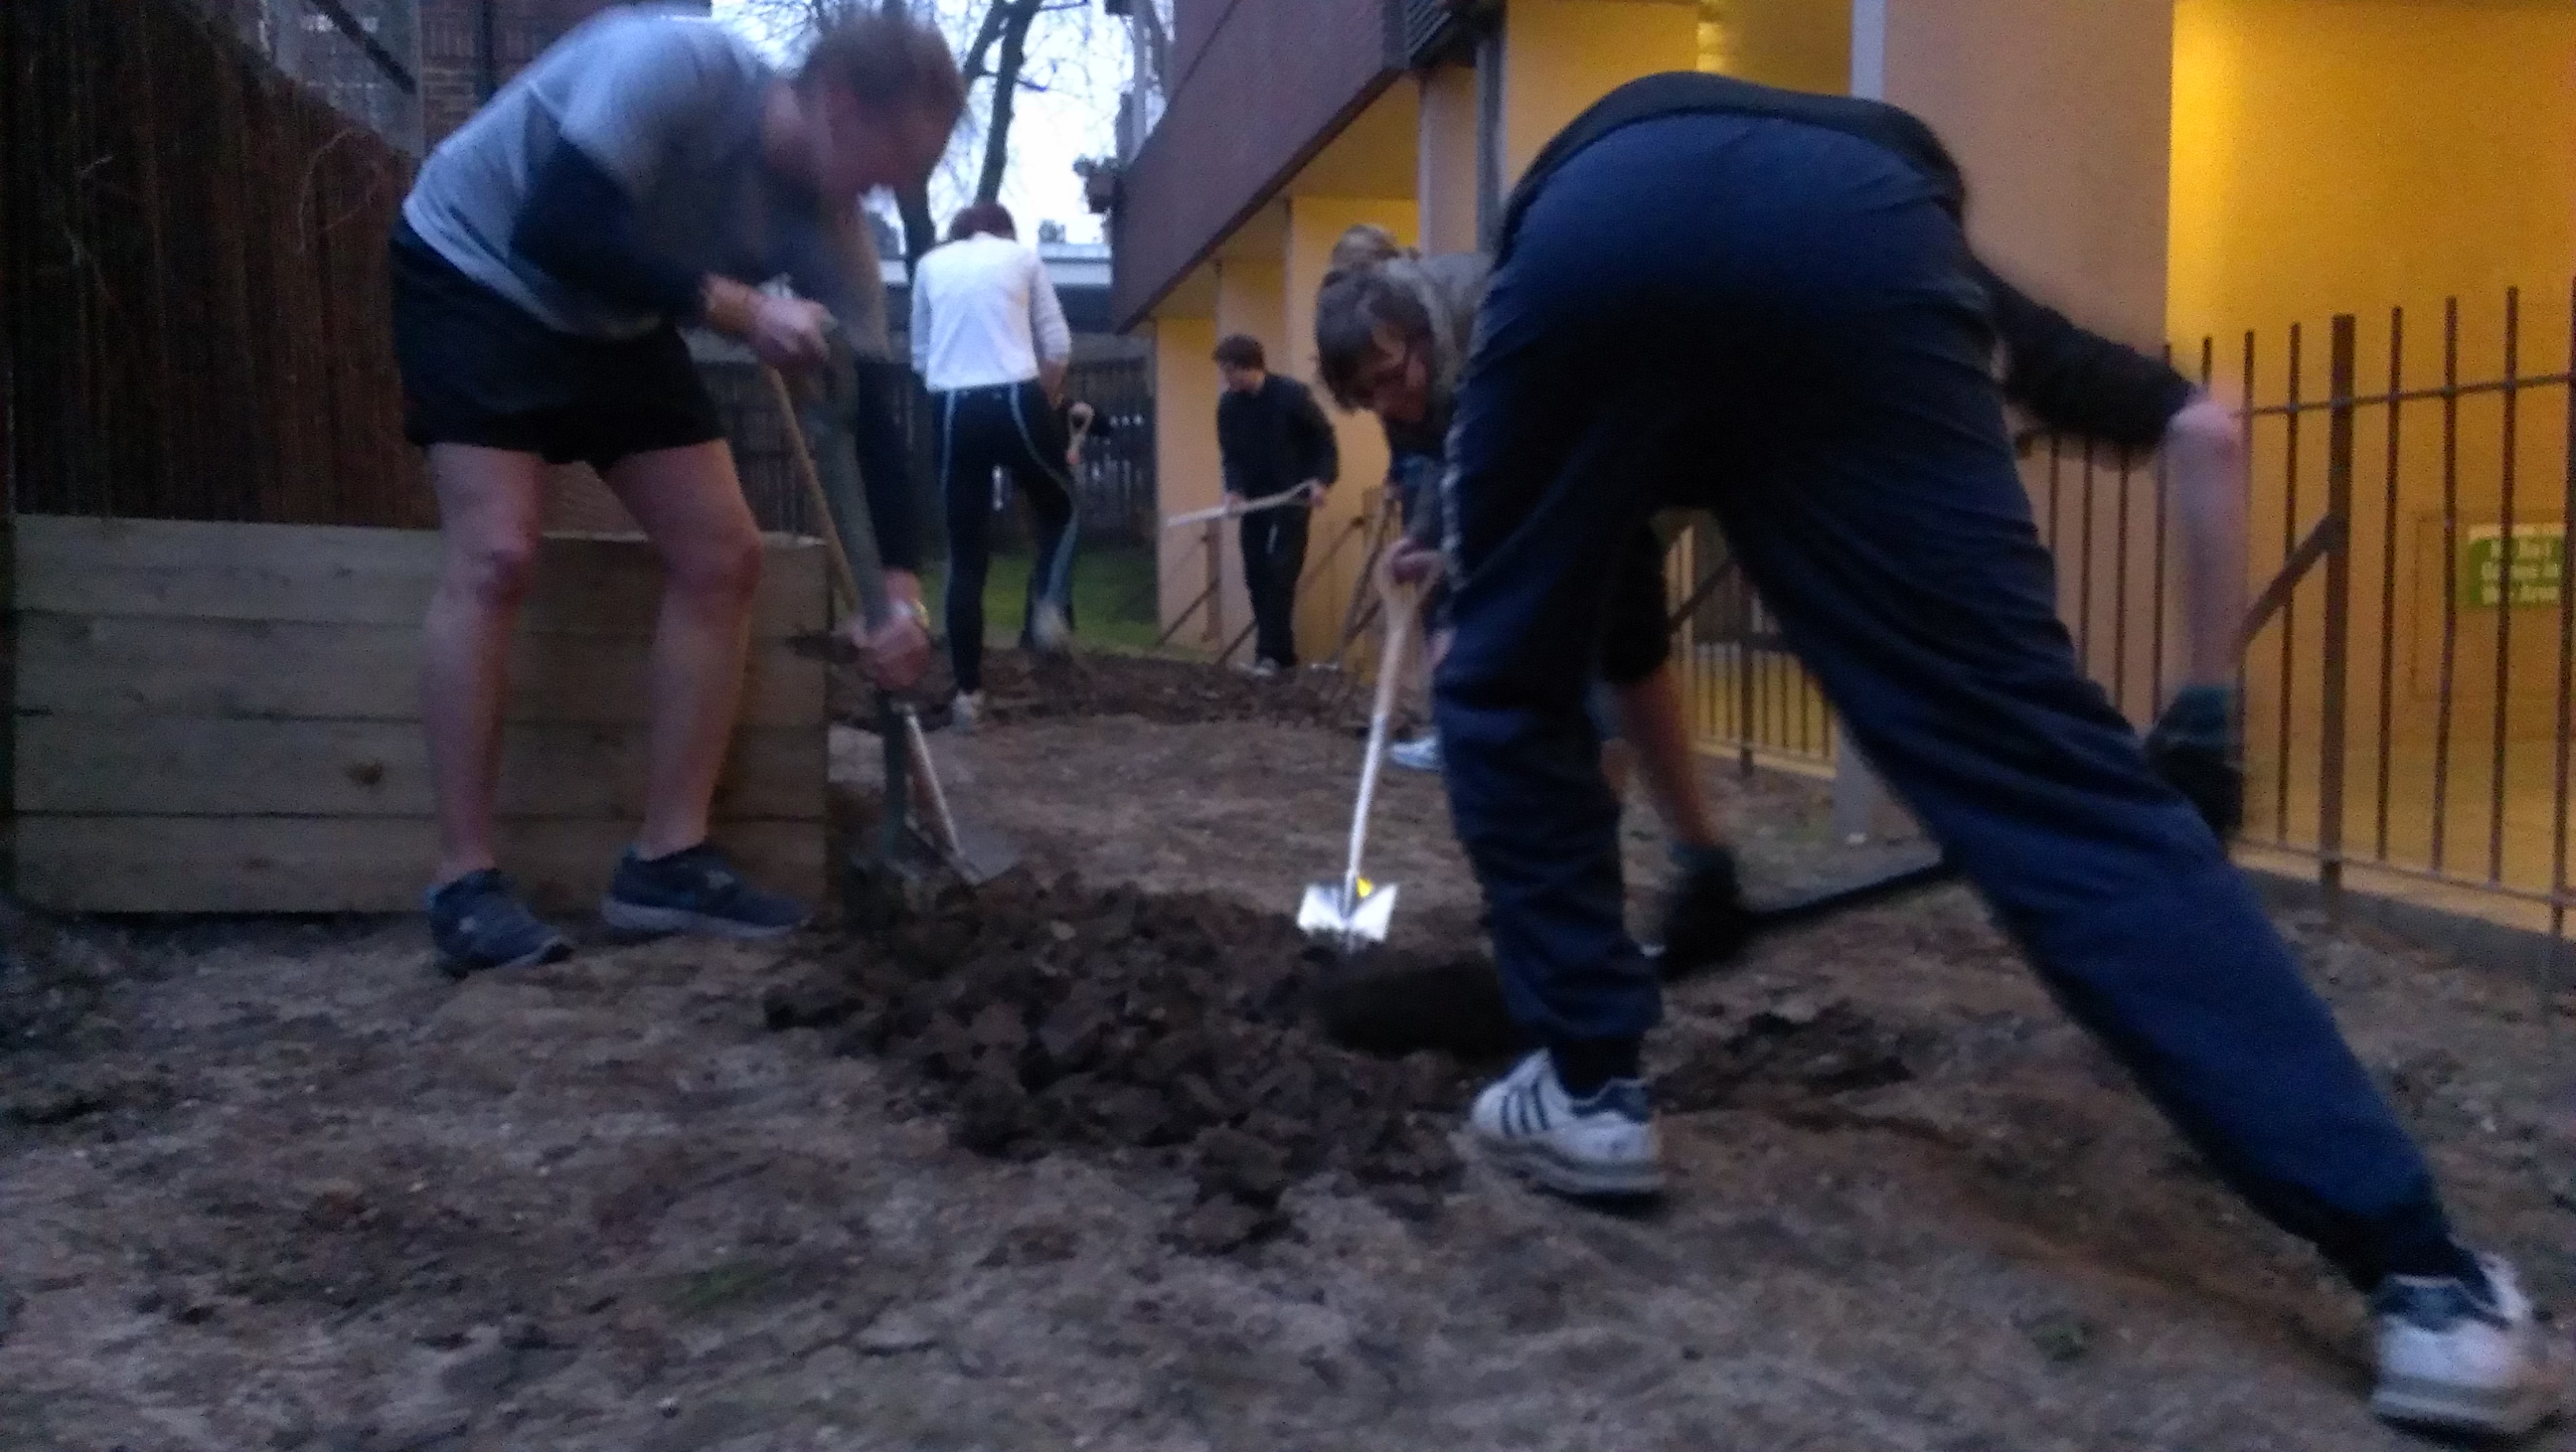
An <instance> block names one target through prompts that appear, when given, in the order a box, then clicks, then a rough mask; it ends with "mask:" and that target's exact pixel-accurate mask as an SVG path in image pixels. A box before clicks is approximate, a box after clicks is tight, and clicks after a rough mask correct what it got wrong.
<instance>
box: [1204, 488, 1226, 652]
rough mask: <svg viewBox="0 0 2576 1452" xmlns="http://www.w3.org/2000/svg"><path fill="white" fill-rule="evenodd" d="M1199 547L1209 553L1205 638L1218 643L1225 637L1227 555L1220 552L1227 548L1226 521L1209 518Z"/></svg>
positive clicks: (1213, 643)
mask: <svg viewBox="0 0 2576 1452" xmlns="http://www.w3.org/2000/svg"><path fill="white" fill-rule="evenodd" d="M1199 547H1200V548H1201V549H1202V550H1204V551H1205V552H1206V554H1207V592H1208V594H1207V602H1208V604H1207V633H1206V635H1205V636H1204V637H1203V638H1204V639H1205V640H1206V641H1207V643H1208V644H1210V645H1216V644H1219V643H1221V642H1223V641H1224V639H1225V621H1224V619H1223V617H1224V615H1225V557H1224V556H1223V555H1222V554H1220V553H1219V551H1220V550H1222V549H1224V548H1225V521H1223V520H1221V519H1211V520H1209V521H1208V522H1207V532H1206V533H1205V534H1203V535H1201V536H1200V537H1199Z"/></svg>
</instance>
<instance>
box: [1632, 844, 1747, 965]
mask: <svg viewBox="0 0 2576 1452" xmlns="http://www.w3.org/2000/svg"><path fill="white" fill-rule="evenodd" d="M1673 863H1674V865H1675V866H1677V867H1679V868H1681V870H1682V879H1681V881H1680V883H1678V884H1677V885H1676V886H1675V887H1674V888H1673V895H1672V898H1671V900H1670V901H1668V902H1667V903H1665V905H1664V922H1663V937H1664V952H1663V957H1662V959H1661V960H1660V961H1659V962H1658V963H1657V964H1656V971H1657V972H1658V973H1660V974H1661V975H1662V976H1663V977H1665V978H1679V977H1683V976H1685V975H1687V974H1690V973H1694V972H1697V971H1698V970H1700V969H1702V968H1711V967H1716V966H1719V965H1722V964H1724V963H1727V962H1728V961H1730V960H1732V959H1733V958H1734V957H1735V956H1736V955H1737V954H1739V953H1742V952H1743V951H1744V945H1745V944H1746V943H1748V942H1750V941H1752V938H1753V909H1752V908H1751V907H1750V906H1748V905H1747V904H1746V903H1745V901H1744V883H1743V880H1742V879H1741V878H1740V877H1738V876H1737V874H1736V871H1735V854H1734V853H1732V852H1730V851H1728V850H1727V849H1725V848H1723V847H1675V848H1674V849H1673Z"/></svg>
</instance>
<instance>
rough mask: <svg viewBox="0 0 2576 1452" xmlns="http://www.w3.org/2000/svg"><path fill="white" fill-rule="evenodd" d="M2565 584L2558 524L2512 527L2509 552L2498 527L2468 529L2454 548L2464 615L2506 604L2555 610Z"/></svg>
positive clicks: (2563, 531) (2563, 530) (2563, 537)
mask: <svg viewBox="0 0 2576 1452" xmlns="http://www.w3.org/2000/svg"><path fill="white" fill-rule="evenodd" d="M2508 554H2509V555H2510V559H2508ZM2566 582H2567V526H2565V525H2563V524H2517V525H2515V526H2514V527H2513V548H2512V549H2511V550H2510V551H2507V550H2506V548H2505V538H2504V526H2503V525H2500V524H2478V525H2471V526H2470V527H2469V528H2468V530H2467V531H2466V536H2465V538H2463V539H2462V540H2461V542H2460V603H2461V604H2462V605H2464V606H2466V607H2468V608H2469V609H2472V610H2493V609H2496V608H2498V607H2500V606H2503V605H2505V604H2508V603H2510V604H2514V605H2550V606H2555V605H2556V604H2557V603H2558V592H2559V591H2560V590H2561V589H2563V588H2565V586H2566Z"/></svg>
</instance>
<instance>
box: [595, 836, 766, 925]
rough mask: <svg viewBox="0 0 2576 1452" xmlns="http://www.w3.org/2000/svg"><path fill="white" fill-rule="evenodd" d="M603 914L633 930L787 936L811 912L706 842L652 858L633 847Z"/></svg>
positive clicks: (624, 859) (622, 862) (601, 908)
mask: <svg viewBox="0 0 2576 1452" xmlns="http://www.w3.org/2000/svg"><path fill="white" fill-rule="evenodd" d="M599 915H600V917H601V918H602V919H604V920H605V921H606V922H607V923H608V925H609V926H610V927H612V928H622V929H625V930H626V931H628V932H639V933H699V934H703V935H705V936H707V937H712V938H776V937H781V936H784V935H786V934H788V933H791V932H794V931H795V930H796V929H798V928H800V927H803V926H804V925H805V918H806V912H805V905H804V904H803V903H800V902H798V901H796V900H795V899H794V898H791V897H784V896H781V895H780V894H778V893H774V892H765V891H763V890H761V889H760V888H757V887H754V886H752V884H751V883H750V881H749V880H748V879H746V878H744V877H743V875H742V874H741V873H740V872H737V871H735V870H734V866H733V864H732V863H731V862H728V861H726V860H725V855H724V853H723V852H722V851H721V850H719V849H717V848H716V847H713V846H710V845H709V844H707V843H704V842H701V843H699V844H698V845H697V846H695V847H685V848H682V849H681V850H679V851H677V852H674V853H672V854H671V855H669V856H668V857H654V858H649V859H648V858H644V857H639V856H637V855H636V853H635V849H634V848H632V847H629V848H627V849H626V855H625V856H624V857H621V858H619V859H618V860H617V875H616V876H615V877H614V878H611V879H610V880H609V884H608V899H607V901H605V902H603V903H601V904H600V905H599Z"/></svg>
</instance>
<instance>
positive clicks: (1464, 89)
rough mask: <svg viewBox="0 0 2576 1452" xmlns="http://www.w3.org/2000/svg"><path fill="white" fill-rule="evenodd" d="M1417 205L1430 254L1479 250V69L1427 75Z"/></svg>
mask: <svg viewBox="0 0 2576 1452" xmlns="http://www.w3.org/2000/svg"><path fill="white" fill-rule="evenodd" d="M1420 124H1421V134H1420V136H1419V138H1418V140H1417V143H1416V146H1415V149H1414V158H1415V185H1414V198H1413V199H1414V202H1415V203H1416V205H1417V206H1418V207H1419V209H1420V213H1421V218H1422V249H1423V250H1424V251H1426V252H1473V251H1475V250H1476V71H1475V68H1474V67H1473V66H1441V67H1439V68H1438V69H1436V70H1432V71H1427V72H1425V73H1424V74H1423V77H1422V109H1421V118H1420Z"/></svg>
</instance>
